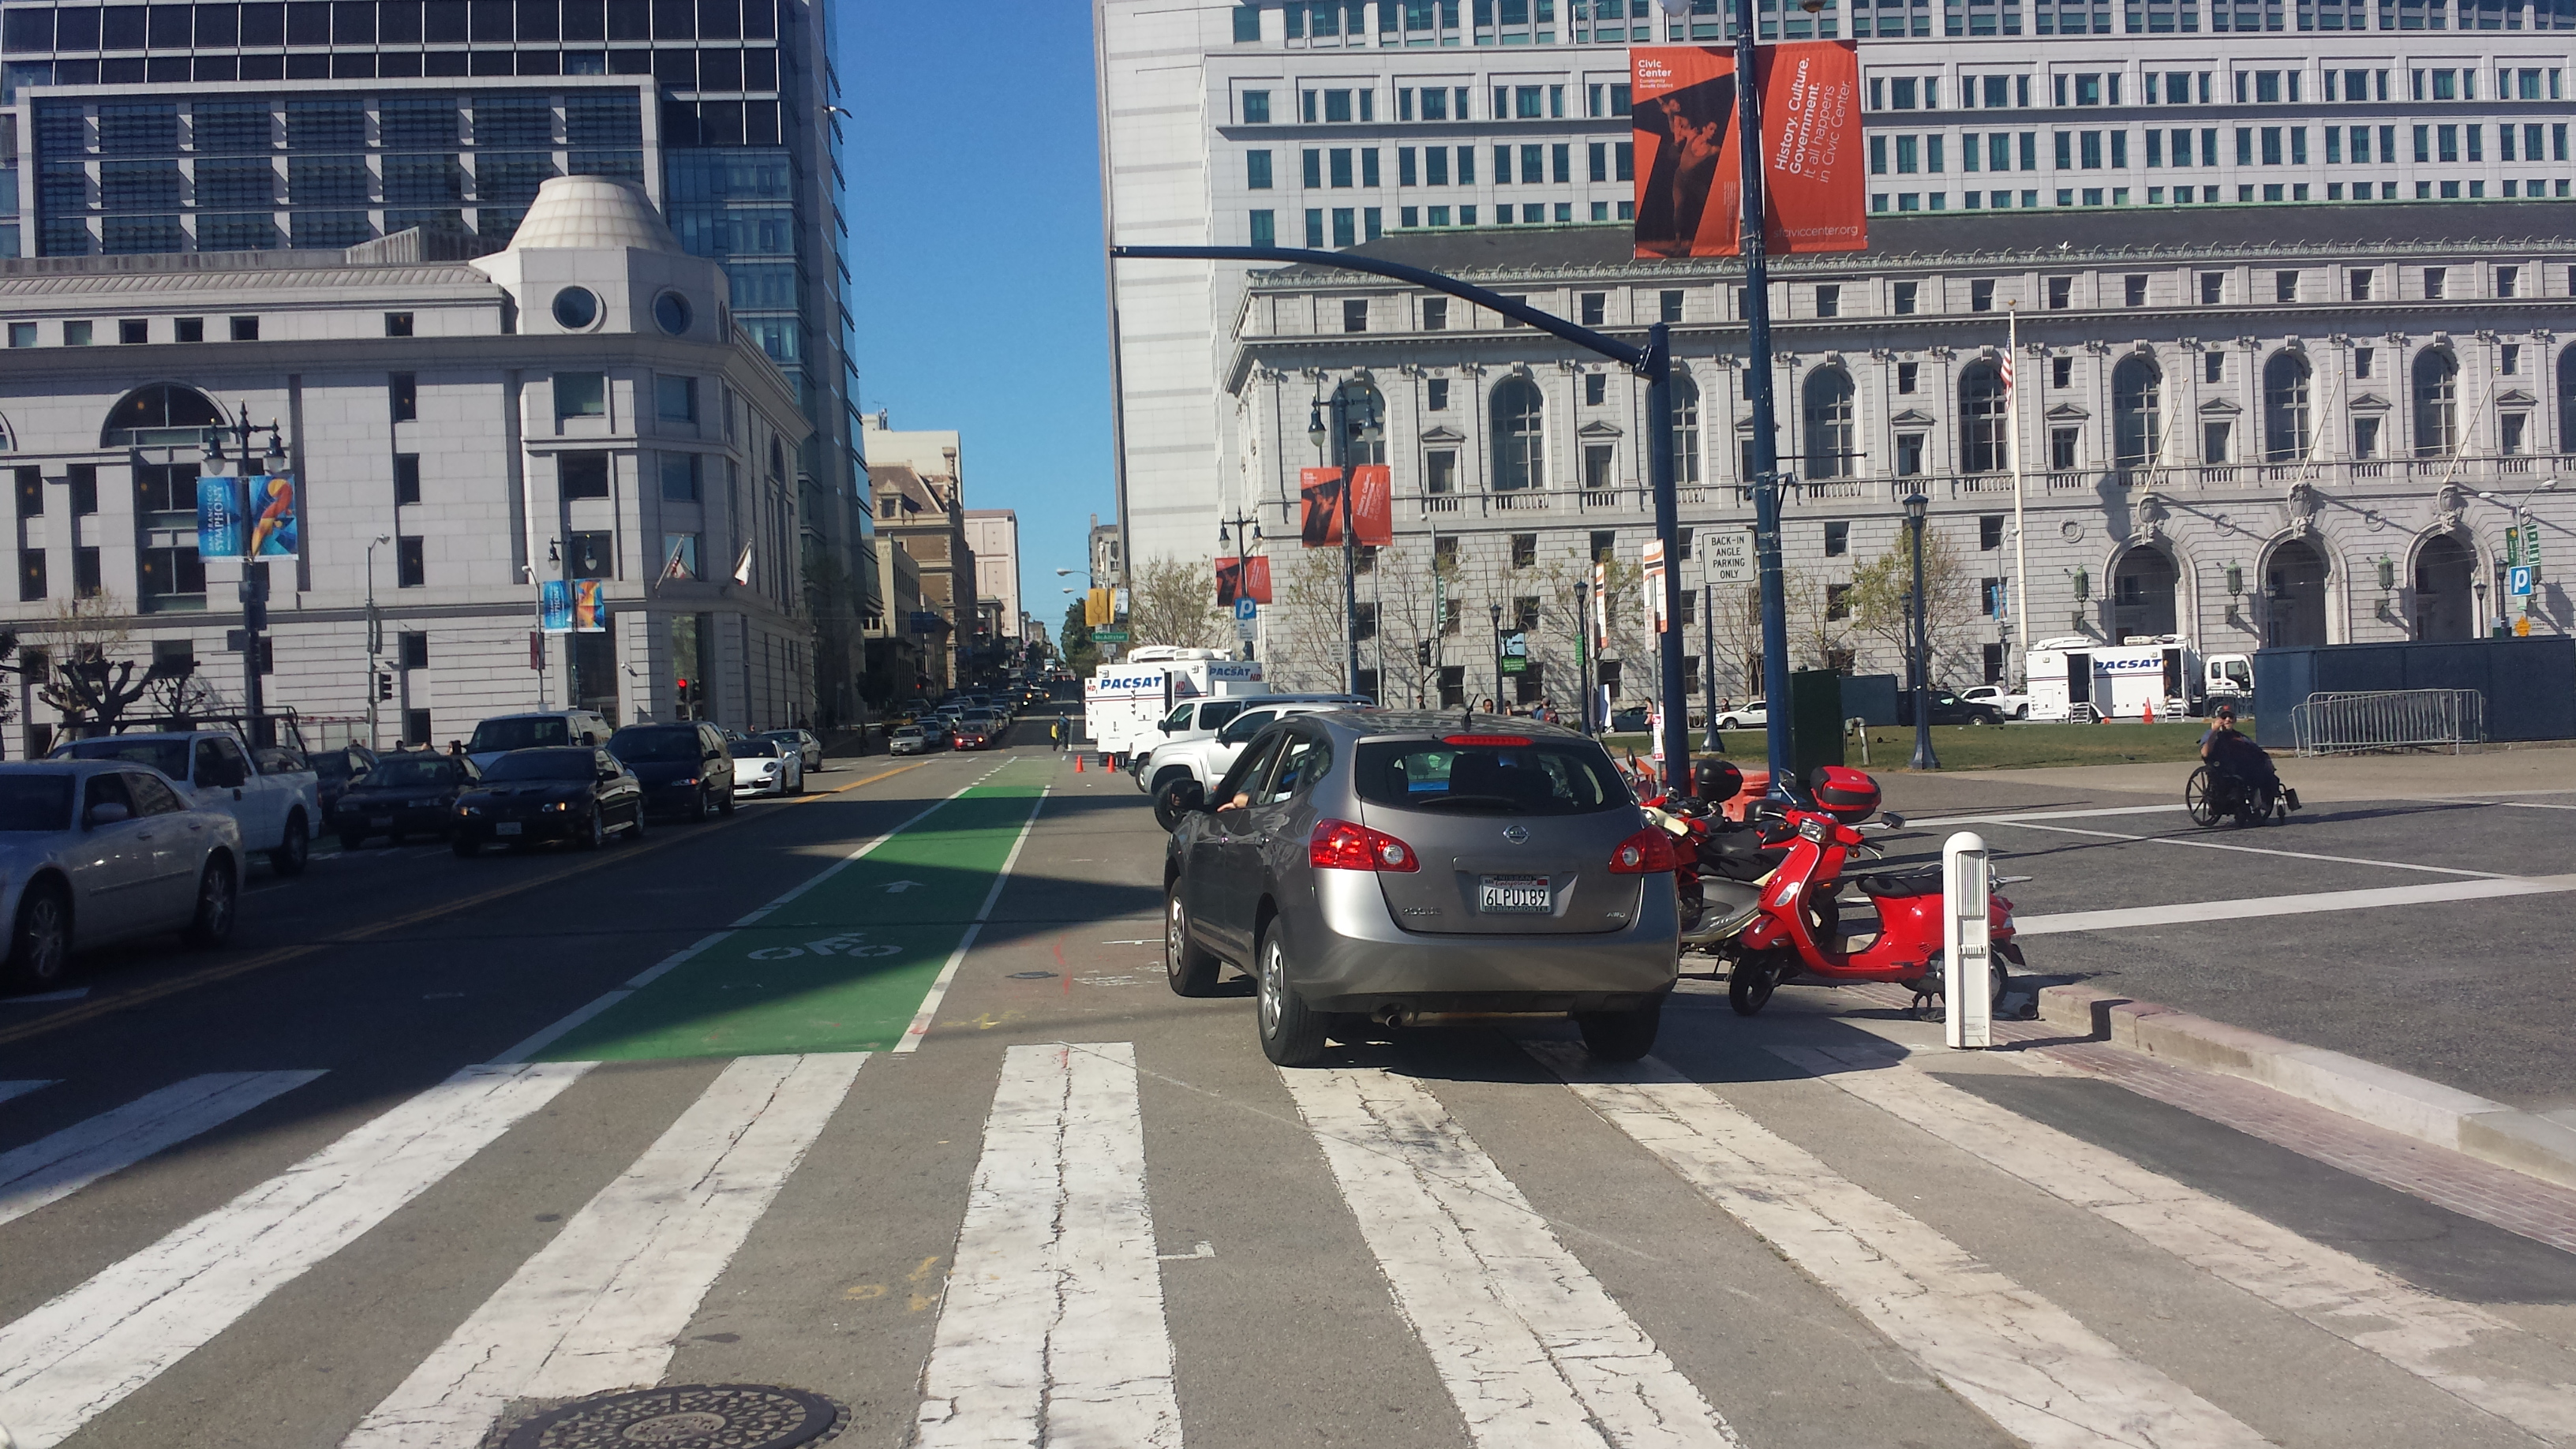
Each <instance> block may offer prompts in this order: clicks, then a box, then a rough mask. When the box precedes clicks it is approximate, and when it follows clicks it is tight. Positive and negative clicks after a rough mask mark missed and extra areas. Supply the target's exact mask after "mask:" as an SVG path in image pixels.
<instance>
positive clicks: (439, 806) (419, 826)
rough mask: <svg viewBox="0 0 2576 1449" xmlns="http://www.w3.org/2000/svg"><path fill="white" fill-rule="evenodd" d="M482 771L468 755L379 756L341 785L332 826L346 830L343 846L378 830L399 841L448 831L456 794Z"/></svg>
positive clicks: (356, 844) (403, 752) (400, 753)
mask: <svg viewBox="0 0 2576 1449" xmlns="http://www.w3.org/2000/svg"><path fill="white" fill-rule="evenodd" d="M482 777H483V772H482V771H480V770H477V769H475V768H474V762H473V761H472V760H469V759H467V758H466V757H464V756H463V755H434V754H431V753H429V752H427V751H425V750H400V751H397V752H395V753H393V754H390V755H383V756H379V757H378V758H377V759H376V762H375V763H374V764H373V765H371V766H369V767H368V768H367V770H366V772H365V773H363V774H360V775H357V776H354V777H352V778H351V779H350V781H349V783H348V784H347V786H345V787H344V788H343V789H342V790H341V792H340V797H339V799H338V800H337V801H335V802H333V807H332V810H331V827H332V828H333V829H334V830H337V831H339V832H340V848H341V849H343V850H356V849H357V848H358V847H360V846H362V845H364V844H366V843H367V840H368V838H369V837H371V836H377V835H385V836H390V837H392V838H393V839H394V840H395V841H396V842H400V841H401V840H402V838H403V837H404V836H406V835H437V836H445V835H447V834H449V833H451V832H452V831H454V830H455V828H456V797H457V796H458V795H461V794H463V793H464V792H466V791H468V790H471V789H473V788H474V787H475V785H476V783H477V782H478V781H480V780H481V779H482Z"/></svg>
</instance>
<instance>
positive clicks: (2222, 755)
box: [2200, 704, 2298, 811]
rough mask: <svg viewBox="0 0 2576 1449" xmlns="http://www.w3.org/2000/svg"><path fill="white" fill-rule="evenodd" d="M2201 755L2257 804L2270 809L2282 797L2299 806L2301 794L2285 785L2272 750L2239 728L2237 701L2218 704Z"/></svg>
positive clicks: (2212, 770)
mask: <svg viewBox="0 0 2576 1449" xmlns="http://www.w3.org/2000/svg"><path fill="white" fill-rule="evenodd" d="M2200 758H2201V759H2202V761H2203V762H2205V763H2206V764H2207V765H2208V766H2209V772H2210V774H2211V775H2212V776H2214V777H2215V778H2216V779H2217V780H2219V781H2222V782H2224V783H2225V784H2226V785H2227V786H2229V787H2230V788H2231V789H2232V790H2233V791H2234V792H2236V793H2237V794H2239V795H2240V796H2241V797H2242V798H2245V799H2247V800H2249V801H2251V802H2252V803H2253V804H2254V805H2255V807H2256V808H2258V809H2261V810H2266V811H2268V810H2269V809H2271V807H2272V802H2273V801H2275V800H2281V799H2286V800H2287V801H2288V802H2289V804H2290V807H2291V808H2292V809H2297V808H2298V797H2297V796H2296V795H2294V794H2291V793H2289V792H2288V791H2287V790H2286V789H2285V788H2284V787H2283V786H2282V784H2281V774H2280V772H2279V771H2278V770H2275V769H2274V768H2272V756H2271V754H2270V752H2269V751H2266V750H2265V749H2264V748H2263V747H2262V746H2261V745H2258V744H2256V743H2254V741H2253V740H2251V739H2249V738H2247V737H2246V736H2245V734H2244V733H2243V732H2242V731H2240V730H2238V729H2237V728H2236V707H2235V706H2234V705H2226V704H2222V705H2220V706H2219V707H2218V712H2217V717H2216V718H2215V719H2214V720H2213V721H2212V722H2211V724H2210V727H2209V730H2208V732H2207V733H2205V734H2203V735H2202V736H2201V737H2200Z"/></svg>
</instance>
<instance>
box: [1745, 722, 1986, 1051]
mask: <svg viewBox="0 0 2576 1449" xmlns="http://www.w3.org/2000/svg"><path fill="white" fill-rule="evenodd" d="M1809 787H1810V794H1811V795H1812V797H1813V798H1812V803H1806V802H1801V803H1798V804H1793V805H1791V806H1790V807H1789V809H1788V812H1787V815H1786V817H1785V821H1786V823H1787V825H1788V826H1789V827H1790V828H1791V829H1792V830H1794V831H1795V832H1796V834H1795V836H1794V837H1793V838H1792V839H1791V840H1790V841H1789V842H1788V846H1789V848H1788V854H1787V857H1786V858H1785V859H1783V860H1782V861H1781V863H1780V864H1779V866H1778V867H1777V868H1776V869H1774V870H1773V871H1772V872H1771V873H1770V874H1769V876H1767V877H1766V878H1765V879H1764V880H1763V881H1762V882H1761V896H1760V899H1759V900H1758V902H1757V903H1756V905H1755V907H1754V910H1753V913H1752V916H1751V919H1750V920H1749V921H1748V922H1747V923H1746V924H1745V925H1744V926H1743V927H1742V929H1740V930H1739V931H1737V932H1735V933H1734V934H1733V935H1731V936H1730V937H1728V938H1727V940H1725V941H1724V942H1723V943H1720V944H1719V946H1718V948H1717V953H1716V954H1718V955H1719V956H1720V957H1721V958H1722V959H1724V960H1725V961H1726V962H1727V965H1728V985H1727V1000H1728V1001H1729V1002H1730V1003H1731V1004H1732V1005H1733V1006H1734V1007H1735V1010H1736V1012H1737V1014H1738V1015H1742V1016H1751V1015H1753V1014H1754V1013H1755V1012H1758V1011H1760V1010H1761V1009H1762V1008H1763V1007H1764V1006H1765V1005H1767V1004H1768V1003H1769V1002H1770V1000H1771V993H1772V991H1773V990H1774V989H1776V988H1777V987H1779V986H1780V985H1781V984H1782V983H1783V982H1786V981H1789V980H1792V979H1795V978H1811V979H1813V980H1815V981H1816V982H1818V983H1820V984H1823V985H1828V986H1835V985H1840V984H1842V983H1843V982H1846V981H1893V982H1897V983H1899V984H1901V985H1905V986H1909V987H1912V988H1913V990H1914V997H1915V1005H1916V1007H1917V1008H1918V1009H1920V1008H1922V1007H1923V1006H1924V1005H1925V1004H1926V1003H1927V1002H1929V1001H1930V1000H1932V999H1933V998H1936V997H1939V996H1940V995H1941V994H1942V991H1943V989H1944V977H1943V962H1942V959H1941V953H1942V927H1943V924H1944V922H1943V920H1942V881H1941V868H1940V867H1939V866H1937V865H1928V866H1918V867H1915V868H1913V869H1910V870H1903V871H1885V872H1880V873H1876V874H1869V875H1858V876H1853V877H1851V878H1849V880H1848V881H1846V879H1845V878H1844V876H1843V873H1842V870H1843V862H1844V860H1845V859H1846V858H1847V857H1848V856H1849V855H1850V853H1851V852H1852V851H1853V850H1854V849H1857V848H1861V847H1862V846H1863V844H1864V841H1863V838H1862V836H1861V833H1860V830H1859V828H1858V827H1859V825H1860V823H1861V822H1862V821H1864V820H1867V819H1868V818H1869V817H1870V816H1871V815H1872V814H1874V813H1876V812H1877V810H1878V802H1879V791H1878V782H1877V781H1875V780H1873V779H1871V778H1870V777H1869V776H1867V775H1865V774H1863V773H1861V772H1860V771H1858V770H1852V769H1846V768H1844V767H1842V766H1840V765H1824V766H1820V767H1818V769H1817V770H1816V772H1815V775H1814V777H1813V778H1812V779H1811V780H1810V782H1809ZM1883 819H1884V820H1885V821H1886V823H1887V824H1888V825H1890V826H1892V827H1893V826H1901V825H1903V824H1904V823H1905V821H1904V817H1903V816H1897V815H1890V816H1885V817H1883ZM1845 884H1850V885H1854V886H1857V887H1858V888H1859V889H1860V892H1861V893H1862V894H1863V895H1865V896H1867V897H1868V898H1869V900H1870V903H1871V904H1872V905H1873V906H1875V907H1876V908H1877V912H1878V922H1877V929H1876V930H1875V931H1869V930H1862V931H1858V932H1853V933H1850V934H1846V933H1845V932H1844V930H1843V926H1842V919H1841V902H1840V900H1839V893H1840V890H1841V888H1842V886H1844V885H1845ZM1987 921H1988V925H1989V929H1990V930H1991V931H1992V932H1993V938H1992V939H1993V944H1994V954H1993V955H1992V956H1991V957H1990V958H1989V960H1990V961H1991V962H1992V966H1991V969H1990V970H1989V972H1988V975H1989V978H1990V984H1991V987H1992V990H1993V994H1994V998H1995V999H1996V1000H1997V1001H2001V1000H2002V998H2003V994H2004V987H2005V982H2006V979H2007V974H2008V973H2007V972H2006V969H2005V963H2007V962H2009V963H2011V965H2012V966H2015V967H2019V968H2021V969H2023V970H2028V969H2029V968H2028V967H2027V966H2026V965H2024V964H2023V961H2022V955H2021V947H2020V945H2019V944H2018V943H2017V942H2015V941H2014V939H2013V917H2012V902H2011V901H2008V900H2006V899H2004V898H2003V897H2002V896H2000V895H1995V896H1990V898H1989V901H1988V904H1987Z"/></svg>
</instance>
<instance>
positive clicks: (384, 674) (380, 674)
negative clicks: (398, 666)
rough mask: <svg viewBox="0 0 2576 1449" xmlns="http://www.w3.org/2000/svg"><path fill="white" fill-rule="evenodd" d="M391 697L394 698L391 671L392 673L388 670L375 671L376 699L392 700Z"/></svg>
mask: <svg viewBox="0 0 2576 1449" xmlns="http://www.w3.org/2000/svg"><path fill="white" fill-rule="evenodd" d="M393 697H394V675H393V671H392V670H390V669H379V670H377V671H376V698H378V699H391V698H393Z"/></svg>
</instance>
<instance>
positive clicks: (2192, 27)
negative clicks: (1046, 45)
mask: <svg viewBox="0 0 2576 1449" xmlns="http://www.w3.org/2000/svg"><path fill="white" fill-rule="evenodd" d="M1933 8H1934V7H1933V6H1932V5H1931V3H1930V0H1876V3H1875V4H1872V3H1871V0H1850V3H1849V5H1848V6H1846V5H1845V4H1844V3H1842V0H1825V3H1824V4H1823V5H1822V7H1821V8H1820V9H1819V10H1818V11H1816V12H1813V13H1807V12H1804V11H1803V9H1802V8H1801V7H1792V6H1790V5H1786V4H1783V3H1782V0H1761V4H1760V5H1759V7H1758V10H1757V18H1756V21H1755V24H1756V26H1757V30H1758V34H1759V35H1760V38H1762V39H1764V40H1784V39H1785V40H1805V39H1824V40H1831V39H1835V38H1838V37H1839V36H1841V35H1842V34H1844V33H1845V32H1846V29H1847V30H1848V33H1849V34H1850V35H1851V36H1853V37H1854V38H1864V39H1865V38H1869V37H1872V36H1875V37H1878V38H1881V39H1896V38H1905V37H1929V36H1934V35H1941V36H1985V35H1992V36H2008V35H2023V34H2031V35H2111V34H2128V35H2153V34H2192V33H2197V32H2199V31H2200V30H2201V29H2202V28H2203V26H2204V24H2205V25H2206V28H2207V29H2208V30H2209V31H2211V32H2213V33H2219V34H2225V33H2229V32H2240V33H2255V32H2281V31H2291V30H2297V31H2342V30H2395V31H2408V30H2497V31H2512V30H2526V29H2528V30H2576V5H2571V4H2570V3H2569V0H2210V3H2209V4H2208V5H2207V7H2206V13H2205V19H2204V7H2203V6H2202V5H2201V4H2200V3H2198V0H2121V3H2120V4H2119V5H2117V6H2114V5H2112V4H2110V3H2109V0H2030V3H2029V4H2027V5H2025V4H2023V3H2021V0H1944V3H1943V4H1942V5H1941V6H1940V7H1939V8H1940V11H1941V14H1940V15H1939V17H1938V18H1937V19H1936V18H1935V16H1934V15H1933V13H1932V12H1933ZM1674 9H1675V10H1676V11H1677V12H1679V13H1674V14H1670V15H1668V16H1666V17H1664V18H1663V21H1662V23H1661V24H1656V23H1654V22H1655V20H1656V16H1655V14H1654V13H1653V7H1650V6H1648V5H1647V3H1646V0H1375V3H1363V0H1287V3H1285V4H1277V5H1261V4H1243V5H1238V6H1237V7H1236V8H1235V11H1234V31H1233V37H1234V41H1235V43H1236V44H1238V45H1256V44H1265V43H1275V44H1283V45H1286V46H1288V47H1291V48H1303V49H1324V48H1329V47H1342V46H1366V45H1376V46H1381V47H1392V46H1401V47H1406V48H1414V47H1426V46H1464V45H1477V46H1483V45H1495V46H1506V47H1508V46H1524V45H1560V44H1563V45H1626V44H1630V43H1635V44H1648V43H1652V42H1655V41H1662V42H1665V43H1668V44H1706V43H1708V42H1710V41H1726V40H1732V39H1734V38H1735V11H1734V7H1733V5H1732V4H1731V3H1724V0H1687V4H1686V5H1684V6H1676V7H1674ZM1846 10H1848V12H1849V14H1848V18H1847V24H1846V15H1845V13H1844V12H1845V11H1846ZM1266 14H1275V16H1276V18H1275V19H1269V20H1265V18H1264V17H1265V15H1266ZM2115 16H2116V20H2117V24H2116V25H2115V23H2114V20H2115ZM1605 22H1606V23H1605Z"/></svg>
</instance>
